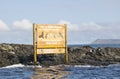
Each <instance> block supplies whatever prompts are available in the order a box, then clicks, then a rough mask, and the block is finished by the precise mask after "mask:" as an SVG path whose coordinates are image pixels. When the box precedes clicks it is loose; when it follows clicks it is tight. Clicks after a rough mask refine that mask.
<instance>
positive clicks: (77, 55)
mask: <svg viewBox="0 0 120 79" xmlns="http://www.w3.org/2000/svg"><path fill="white" fill-rule="evenodd" d="M68 55H69V62H68V64H70V65H77V64H80V65H81V64H87V65H88V64H89V65H108V64H113V63H120V48H112V47H105V48H96V49H95V48H92V47H90V46H83V47H69V48H68ZM33 57H34V56H33V46H32V45H23V44H0V67H3V66H7V65H12V64H17V63H22V64H31V63H32V64H33ZM37 60H38V62H39V63H40V65H43V66H50V65H58V64H65V55H63V54H52V55H37Z"/></svg>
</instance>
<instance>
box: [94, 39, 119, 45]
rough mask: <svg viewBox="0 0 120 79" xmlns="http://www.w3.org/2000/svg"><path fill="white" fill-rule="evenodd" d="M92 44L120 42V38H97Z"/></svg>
mask: <svg viewBox="0 0 120 79" xmlns="http://www.w3.org/2000/svg"><path fill="white" fill-rule="evenodd" d="M92 44H120V39H97V40H95V41H94V42H92Z"/></svg>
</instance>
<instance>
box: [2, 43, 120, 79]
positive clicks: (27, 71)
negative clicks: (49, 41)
mask: <svg viewBox="0 0 120 79" xmlns="http://www.w3.org/2000/svg"><path fill="white" fill-rule="evenodd" d="M72 46H73V47H74V46H75V47H76V46H77V47H80V46H83V45H72ZM90 46H92V47H93V48H97V47H118V48H120V45H90ZM69 47H70V46H69ZM38 67H39V68H41V66H38ZM65 71H68V72H69V74H68V75H66V76H65V77H64V79H120V64H111V65H108V66H91V65H74V66H72V65H71V66H68V67H67V68H66V69H65ZM34 73H35V66H25V65H22V64H16V65H11V66H6V67H1V68H0V79H32V75H33V74H34ZM60 79H63V78H60Z"/></svg>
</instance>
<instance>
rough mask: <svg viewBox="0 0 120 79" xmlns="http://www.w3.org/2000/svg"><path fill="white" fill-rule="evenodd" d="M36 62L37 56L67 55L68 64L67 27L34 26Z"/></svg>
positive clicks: (53, 25)
mask: <svg viewBox="0 0 120 79" xmlns="http://www.w3.org/2000/svg"><path fill="white" fill-rule="evenodd" d="M33 43H34V61H35V62H36V61H37V57H36V56H37V54H66V62H68V53H67V39H66V25H65V24H63V25H57V24H33Z"/></svg>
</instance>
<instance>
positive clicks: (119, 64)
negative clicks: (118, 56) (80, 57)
mask: <svg viewBox="0 0 120 79" xmlns="http://www.w3.org/2000/svg"><path fill="white" fill-rule="evenodd" d="M113 66H120V63H117V64H110V65H108V66H103V65H100V66H93V65H74V66H73V67H85V68H87V67H88V68H89V67H96V68H98V67H113Z"/></svg>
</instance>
